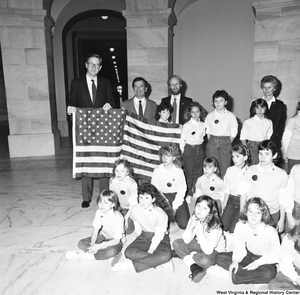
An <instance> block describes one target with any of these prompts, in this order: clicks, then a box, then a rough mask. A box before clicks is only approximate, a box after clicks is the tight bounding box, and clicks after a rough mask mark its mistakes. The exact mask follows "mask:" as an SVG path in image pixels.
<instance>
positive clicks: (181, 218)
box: [164, 193, 190, 229]
mask: <svg viewBox="0 0 300 295" xmlns="http://www.w3.org/2000/svg"><path fill="white" fill-rule="evenodd" d="M164 196H165V197H166V198H167V199H168V201H169V203H170V205H171V206H172V204H173V202H174V200H175V197H176V193H164ZM175 219H176V223H177V224H178V226H179V228H181V229H186V226H187V224H188V221H189V219H190V211H189V207H188V205H187V203H186V201H185V200H184V201H183V203H182V204H181V205H180V206H179V208H178V209H177V210H176V215H175Z"/></svg>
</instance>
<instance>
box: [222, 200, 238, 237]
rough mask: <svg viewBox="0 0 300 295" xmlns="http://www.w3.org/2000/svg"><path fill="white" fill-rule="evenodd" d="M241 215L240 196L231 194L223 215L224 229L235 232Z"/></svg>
mask: <svg viewBox="0 0 300 295" xmlns="http://www.w3.org/2000/svg"><path fill="white" fill-rule="evenodd" d="M239 217H240V197H239V196H233V195H229V198H228V202H227V205H226V208H225V210H224V212H223V215H222V222H223V225H224V230H225V231H229V232H230V233H233V231H234V229H235V225H236V224H237V222H238V221H239Z"/></svg>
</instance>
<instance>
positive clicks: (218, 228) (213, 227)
mask: <svg viewBox="0 0 300 295" xmlns="http://www.w3.org/2000/svg"><path fill="white" fill-rule="evenodd" d="M225 244H226V243H225V238H224V235H223V231H222V223H221V221H220V217H219V214H218V210H217V208H216V203H215V202H214V200H213V199H212V198H211V197H209V196H206V195H203V196H200V197H199V198H197V200H196V203H195V212H194V214H193V215H192V217H191V218H190V220H189V222H188V225H187V228H186V230H185V232H184V233H183V235H182V239H177V240H175V241H174V243H173V247H174V250H175V252H176V253H177V254H178V256H179V257H180V258H181V259H183V262H184V263H185V264H186V265H187V266H188V267H190V270H191V275H190V277H191V279H192V281H193V282H195V283H198V282H200V281H201V279H202V278H203V277H204V276H205V274H206V269H207V268H208V267H210V266H212V265H214V264H215V257H216V255H217V253H218V252H220V251H225Z"/></svg>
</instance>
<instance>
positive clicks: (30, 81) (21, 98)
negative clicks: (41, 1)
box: [0, 2, 59, 157]
mask: <svg viewBox="0 0 300 295" xmlns="http://www.w3.org/2000/svg"><path fill="white" fill-rule="evenodd" d="M26 3H27V2H26ZM14 4H15V6H17V4H16V3H15V2H14ZM28 5H29V4H28ZM23 6H24V3H23V4H22V5H21V4H20V7H19V9H11V8H8V9H1V11H0V36H1V50H2V60H3V71H4V82H5V90H6V98H7V109H8V120H9V131H10V135H9V138H8V140H9V150H10V156H11V157H26V156H44V155H54V154H55V151H56V150H57V149H58V148H59V132H58V128H57V117H56V104H55V96H54V82H53V81H54V79H53V66H52V53H51V52H52V48H51V36H50V27H51V26H52V25H53V23H52V21H51V17H49V16H46V11H44V10H35V9H32V10H26V9H23V8H27V9H30V8H32V7H31V6H30V5H29V6H28V7H27V6H26V7H23ZM29 11H30V13H29Z"/></svg>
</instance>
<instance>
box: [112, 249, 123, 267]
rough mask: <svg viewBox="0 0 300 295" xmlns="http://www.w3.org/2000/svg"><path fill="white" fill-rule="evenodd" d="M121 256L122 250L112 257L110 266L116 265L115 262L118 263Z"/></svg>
mask: <svg viewBox="0 0 300 295" xmlns="http://www.w3.org/2000/svg"><path fill="white" fill-rule="evenodd" d="M121 257H122V252H119V253H118V254H117V255H116V256H115V257H113V258H112V260H111V262H110V266H111V267H114V266H115V264H117V263H118V262H119V261H120V259H121Z"/></svg>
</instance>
